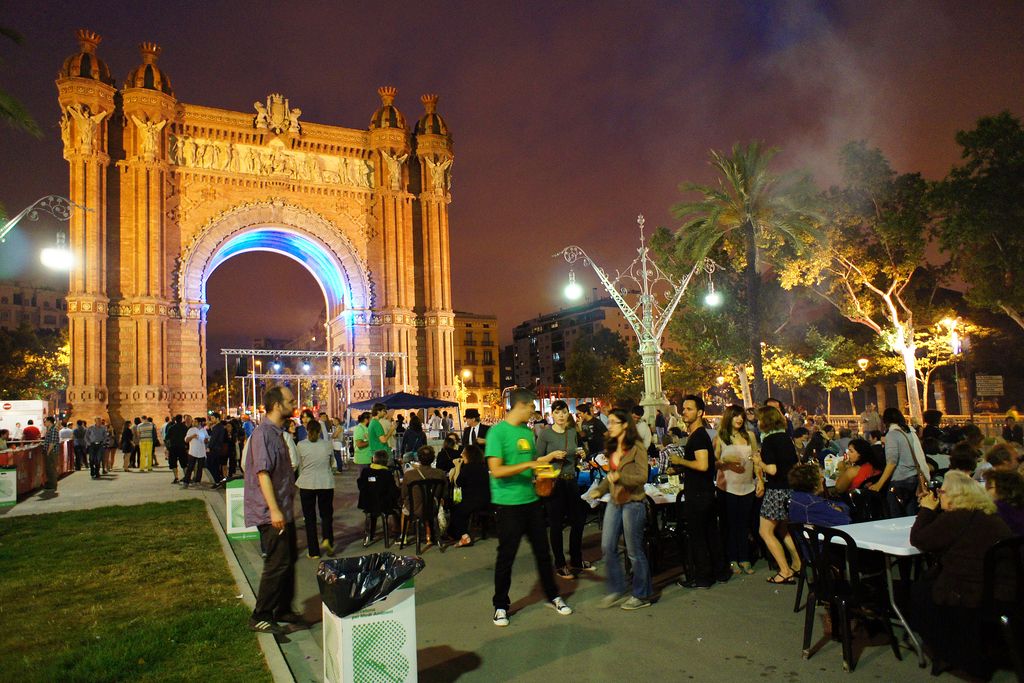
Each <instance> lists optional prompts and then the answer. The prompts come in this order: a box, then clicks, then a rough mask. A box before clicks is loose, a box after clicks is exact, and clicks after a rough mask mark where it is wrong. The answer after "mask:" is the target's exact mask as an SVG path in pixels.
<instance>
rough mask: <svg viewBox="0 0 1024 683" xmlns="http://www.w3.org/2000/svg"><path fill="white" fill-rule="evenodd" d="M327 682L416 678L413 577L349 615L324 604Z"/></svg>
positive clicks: (389, 681)
mask: <svg viewBox="0 0 1024 683" xmlns="http://www.w3.org/2000/svg"><path fill="white" fill-rule="evenodd" d="M323 630H324V680H325V681H327V683H368V682H377V681H379V682H380V683H385V682H387V683H406V682H409V683H414V682H415V681H416V678H417V668H416V590H415V588H414V587H413V581H412V579H409V580H408V581H406V582H405V583H404V584H402V586H401V587H399V588H397V589H395V590H394V591H392V592H391V594H390V595H388V596H387V597H386V598H385V599H384V600H381V601H380V602H375V603H373V604H372V605H370V606H369V607H367V608H366V609H363V610H360V611H358V612H356V613H354V614H350V615H348V616H347V617H338V616H335V614H334V613H333V612H331V610H329V609H327V606H326V605H324V607H323Z"/></svg>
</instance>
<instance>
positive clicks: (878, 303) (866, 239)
mask: <svg viewBox="0 0 1024 683" xmlns="http://www.w3.org/2000/svg"><path fill="white" fill-rule="evenodd" d="M841 162H842V167H843V174H844V181H845V186H844V187H834V188H832V189H831V190H830V191H829V192H828V193H826V200H827V202H828V216H827V219H826V220H825V221H824V222H823V223H822V230H823V232H824V233H825V238H826V239H825V240H824V241H822V242H820V243H810V242H809V243H808V245H807V246H808V249H807V250H806V251H804V252H803V253H802V254H797V255H795V256H794V257H793V258H790V259H789V260H788V261H787V262H786V264H785V267H784V268H783V269H782V271H781V282H782V286H783V287H786V288H787V289H789V288H793V287H797V286H805V287H808V288H810V289H811V291H813V292H814V293H815V294H817V295H818V296H820V297H821V298H823V299H824V300H825V301H828V302H829V303H831V304H832V305H833V306H834V307H835V308H836V309H837V310H838V311H839V312H840V313H841V314H842V315H843V316H845V317H846V318H847V319H849V320H851V321H852V322H855V323H858V324H861V325H864V326H865V327H867V328H868V329H870V330H871V331H872V332H874V333H875V334H876V335H877V336H879V337H881V338H883V339H885V340H886V342H887V343H888V345H889V348H891V349H892V351H893V352H895V353H897V354H899V355H900V356H901V358H902V359H903V374H904V381H905V382H906V385H907V395H908V398H909V401H910V413H911V417H912V418H913V419H914V420H915V421H917V422H920V421H921V400H920V395H919V394H918V391H917V370H916V362H917V361H916V347H915V345H914V332H915V307H916V306H918V303H917V301H916V297H915V291H914V288H915V287H916V286H917V285H919V284H920V282H921V280H922V279H927V276H928V273H926V272H924V271H925V269H924V268H923V266H922V264H924V263H925V260H924V250H925V246H926V243H927V234H928V230H929V227H930V226H929V224H930V219H931V214H930V212H929V205H928V200H927V184H926V183H925V181H924V179H923V178H921V176H920V175H919V174H903V175H897V174H896V173H895V171H893V170H892V168H891V167H890V165H889V162H888V160H887V159H886V158H885V157H884V156H883V155H882V153H881V152H880V151H879V150H878V149H869V148H868V147H867V145H866V144H865V143H864V142H852V143H849V144H847V145H846V146H845V147H844V148H843V150H842V154H841Z"/></svg>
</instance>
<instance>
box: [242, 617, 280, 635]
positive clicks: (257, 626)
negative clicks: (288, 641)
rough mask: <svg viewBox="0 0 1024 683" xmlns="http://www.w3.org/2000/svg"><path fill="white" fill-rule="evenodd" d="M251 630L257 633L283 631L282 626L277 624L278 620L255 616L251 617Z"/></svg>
mask: <svg viewBox="0 0 1024 683" xmlns="http://www.w3.org/2000/svg"><path fill="white" fill-rule="evenodd" d="M249 630H250V631H255V632H256V633H273V634H277V633H281V627H280V626H278V625H277V622H274V621H267V620H266V619H254V618H253V617H249Z"/></svg>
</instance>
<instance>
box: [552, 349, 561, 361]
mask: <svg viewBox="0 0 1024 683" xmlns="http://www.w3.org/2000/svg"><path fill="white" fill-rule="evenodd" d="M551 360H553V361H555V362H556V363H557V362H558V361H560V360H562V354H560V353H558V352H557V351H555V352H554V353H553V354H551Z"/></svg>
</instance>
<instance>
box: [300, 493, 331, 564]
mask: <svg viewBox="0 0 1024 683" xmlns="http://www.w3.org/2000/svg"><path fill="white" fill-rule="evenodd" d="M299 499H300V500H301V501H302V516H303V517H304V518H305V520H306V548H307V551H306V552H308V553H309V554H310V555H319V554H320V553H319V552H317V548H319V547H320V544H319V542H318V541H317V537H316V513H317V511H318V510H319V512H320V533H321V535H322V536H323V538H324V540H326V541H327V542H328V543H330V544H331V545H334V489H299Z"/></svg>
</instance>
